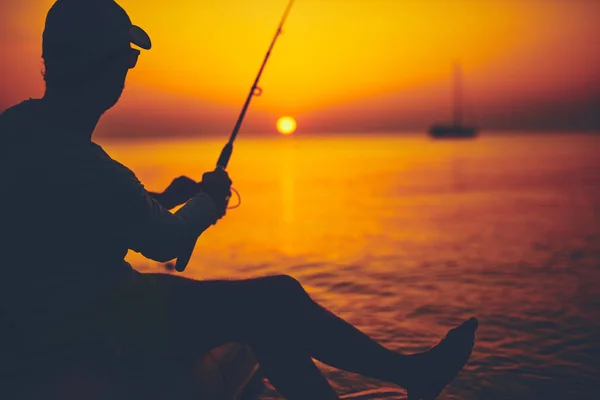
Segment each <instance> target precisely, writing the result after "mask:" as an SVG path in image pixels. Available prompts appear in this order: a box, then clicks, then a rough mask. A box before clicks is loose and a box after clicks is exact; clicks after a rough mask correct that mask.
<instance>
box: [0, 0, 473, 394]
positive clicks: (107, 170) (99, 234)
mask: <svg viewBox="0 0 600 400" xmlns="http://www.w3.org/2000/svg"><path fill="white" fill-rule="evenodd" d="M132 44H133V45H135V46H137V47H138V48H141V49H146V50H149V49H150V47H151V42H150V38H149V37H148V35H147V34H146V33H145V32H144V31H143V30H142V29H141V28H138V27H136V26H134V25H132V23H131V21H130V19H129V17H128V16H127V14H126V13H125V11H124V10H123V9H122V8H120V7H119V6H118V5H117V4H116V3H114V2H113V1H112V0H87V1H82V0H59V1H57V2H56V3H55V5H54V6H53V7H52V9H51V10H50V12H49V13H48V16H47V20H46V26H45V30H44V34H43V58H44V63H45V74H44V80H45V82H46V92H45V95H44V97H43V98H41V99H36V100H31V99H30V100H28V101H25V102H22V103H20V104H18V105H16V106H14V107H12V108H10V109H8V110H6V111H5V112H4V113H3V114H2V115H1V116H0V140H1V143H2V147H1V157H0V159H1V162H2V168H1V169H0V174H1V179H0V182H1V190H2V192H1V196H0V202H1V203H0V205H1V207H0V210H2V220H1V221H2V222H1V226H0V237H1V240H0V243H1V253H0V254H2V261H3V276H2V280H1V284H0V285H1V286H0V293H1V294H0V296H1V298H0V300H1V301H0V312H1V315H0V317H1V322H2V335H3V339H4V340H3V341H2V343H1V344H0V345H1V346H2V361H1V362H0V363H1V366H2V374H1V376H2V377H3V379H4V380H3V388H2V390H3V391H4V392H7V391H13V392H11V397H10V398H19V396H23V397H24V396H26V394H25V391H23V392H22V393H21V394H19V393H20V392H19V391H20V390H22V389H24V385H25V384H26V383H27V384H31V382H38V381H39V382H43V381H48V382H53V381H54V380H56V381H60V379H61V371H64V369H63V367H65V366H68V365H70V363H79V362H81V361H82V360H83V361H84V362H87V366H88V367H90V368H93V369H94V373H96V374H97V375H98V376H109V377H110V378H111V379H113V380H112V381H111V382H114V383H115V385H117V383H116V382H118V381H119V379H121V380H120V384H121V386H119V388H120V389H119V390H123V392H121V393H126V392H128V391H129V392H128V393H129V394H126V395H123V396H124V397H125V398H138V396H139V397H142V395H141V394H140V393H143V387H146V388H151V389H149V390H148V391H146V392H144V395H143V396H144V397H143V398H145V399H146V398H153V397H152V396H154V397H156V398H158V397H160V396H161V395H163V394H164V393H163V392H161V391H160V390H159V387H160V385H159V384H158V382H156V381H154V382H147V381H146V382H144V379H143V378H144V376H145V375H144V373H146V372H148V371H153V370H160V368H161V367H162V368H163V369H162V370H161V371H165V370H166V369H167V368H166V367H165V366H167V365H168V366H170V368H171V367H172V368H173V369H174V370H175V371H176V372H177V373H179V372H181V373H184V372H185V371H186V370H188V371H191V370H192V365H193V363H194V361H195V360H197V359H198V357H199V356H200V355H202V354H204V353H205V352H207V351H208V350H210V349H212V348H214V347H216V346H219V345H221V344H224V343H227V342H234V341H236V342H246V343H248V344H249V345H250V346H251V348H252V350H253V352H254V353H255V355H256V357H257V359H258V361H259V363H260V366H261V369H262V371H263V372H264V373H265V374H266V376H267V377H268V379H269V380H270V381H271V382H272V384H273V385H274V386H275V387H276V388H277V389H278V390H279V391H280V393H281V394H282V395H283V396H285V397H286V398H288V399H303V400H305V399H336V398H337V396H336V394H335V392H334V391H333V389H332V388H331V387H330V386H329V384H328V382H327V381H326V379H325V378H324V377H323V375H322V374H321V373H320V371H319V370H318V369H317V367H316V366H315V364H314V363H313V361H312V359H313V358H314V359H318V360H320V361H322V362H324V363H326V364H329V365H331V366H334V367H337V368H340V369H344V370H347V371H351V372H355V373H359V374H363V375H366V376H370V377H374V378H378V379H381V380H385V381H388V382H392V383H394V384H397V385H400V386H402V387H404V388H406V389H407V390H408V393H409V396H410V398H414V399H420V398H423V399H433V398H435V397H436V396H437V395H438V394H439V392H441V390H442V389H443V388H444V387H445V386H446V385H447V384H448V383H449V382H450V381H451V380H452V378H453V377H454V376H455V375H456V374H457V373H458V372H459V370H460V369H461V368H462V367H463V365H464V364H465V363H466V362H467V360H468V358H469V356H470V353H471V349H472V346H473V340H474V332H475V329H476V326H477V322H476V320H474V319H470V320H469V321H467V322H465V323H463V324H462V325H461V326H459V327H457V328H455V329H453V330H451V331H450V332H449V333H448V335H447V336H446V338H445V340H443V341H442V342H441V343H440V344H438V345H437V346H436V347H434V348H433V349H432V350H430V351H428V352H426V353H422V354H414V355H402V354H398V353H395V352H393V351H390V350H388V349H386V348H384V347H383V346H381V345H379V344H378V343H376V342H375V341H373V340H371V339H370V338H369V337H368V336H366V335H365V334H363V333H362V332H360V331H359V330H358V329H356V328H354V327H353V326H352V325H350V324H348V323H347V322H345V321H343V320H342V319H340V318H338V317H336V316H335V315H333V314H332V313H330V312H329V311H327V310H326V309H324V308H323V307H321V306H319V305H318V304H316V303H315V302H314V301H313V300H312V299H311V298H310V297H309V296H308V294H307V293H306V292H305V291H304V290H303V288H302V286H301V285H300V284H299V283H298V282H297V281H296V280H294V279H293V278H291V277H289V276H272V277H266V278H261V279H251V280H243V281H194V280H190V279H185V278H181V277H177V276H173V275H167V274H140V273H138V272H136V271H135V270H134V269H132V268H131V267H130V265H129V264H127V263H126V262H125V260H124V257H125V255H126V253H127V251H128V250H129V249H132V250H134V251H137V252H140V253H142V254H143V255H144V256H146V257H148V258H150V259H153V260H156V261H160V262H166V261H169V260H173V259H175V258H177V257H179V256H180V255H181V254H182V252H183V251H185V248H184V247H183V246H182V243H188V242H189V241H190V240H194V239H196V238H198V237H199V236H200V235H201V234H202V232H204V231H205V230H206V229H208V228H209V227H210V226H211V225H214V224H215V223H217V221H218V220H219V219H220V218H222V217H223V216H224V215H225V209H226V206H227V201H226V199H227V197H228V196H229V194H230V186H231V180H230V179H229V177H228V176H227V173H226V172H224V171H219V170H217V171H212V172H208V173H206V174H204V175H203V178H202V190H200V189H199V185H198V184H197V183H196V182H194V181H193V180H191V179H189V178H185V177H182V178H179V179H176V180H174V181H173V183H172V184H171V186H170V187H169V188H168V189H167V190H166V191H165V192H164V193H161V194H156V195H153V194H150V193H148V192H147V191H146V190H145V189H144V187H143V185H142V184H141V183H140V182H139V181H138V179H137V178H136V176H135V174H134V173H133V172H131V171H130V170H129V169H128V168H127V167H125V166H123V165H122V164H119V163H118V162H117V161H115V160H113V159H112V158H111V157H110V156H109V155H108V154H107V153H106V152H104V150H103V149H102V148H101V147H100V146H99V145H97V144H95V143H94V142H93V141H92V140H91V139H92V133H93V131H94V128H95V126H96V124H97V123H98V120H99V119H100V117H101V116H102V114H103V113H104V112H105V111H106V110H108V109H110V108H111V107H112V106H113V105H115V103H116V102H117V101H118V99H119V97H120V96H121V93H122V91H123V88H124V85H125V79H126V77H127V73H128V71H129V70H130V69H131V68H134V67H135V65H136V62H137V59H138V56H139V55H140V50H138V49H135V48H132ZM183 203H185V205H183V207H182V208H181V209H179V210H178V211H177V212H176V213H171V212H170V211H168V209H170V208H173V207H175V206H177V205H181V204H183ZM123 366H125V367H123ZM59 367H61V368H59ZM140 371H144V372H143V373H142V372H140ZM138 372H139V375H140V376H136V373H138ZM165 372H168V371H165ZM173 375H176V374H173ZM136 382H137V383H138V384H139V383H140V382H142V383H143V385H142V386H139V385H138V386H136V385H134V383H136ZM88 389H89V390H88V393H87V394H84V395H82V397H81V398H84V397H85V398H92V397H91V396H92V394H93V393H95V394H97V393H104V392H102V391H101V390H100V389H98V388H88ZM132 393H134V394H132ZM29 395H30V396H33V398H36V397H35V395H32V394H31V393H30V394H29ZM0 396H2V397H3V398H9V397H6V396H3V395H2V394H0ZM115 396H116V395H115V394H114V393H113V394H111V395H106V397H111V398H115ZM42 397H43V398H47V395H46V394H45V395H44V396H42ZM165 398H169V396H168V395H165Z"/></svg>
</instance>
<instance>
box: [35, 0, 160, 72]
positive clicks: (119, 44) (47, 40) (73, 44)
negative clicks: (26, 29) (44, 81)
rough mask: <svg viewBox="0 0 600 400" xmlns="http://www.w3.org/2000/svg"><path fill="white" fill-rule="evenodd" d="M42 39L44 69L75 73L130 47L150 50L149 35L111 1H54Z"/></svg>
mask: <svg viewBox="0 0 600 400" xmlns="http://www.w3.org/2000/svg"><path fill="white" fill-rule="evenodd" d="M42 38H43V43H42V57H43V58H44V62H45V64H46V69H49V68H60V69H68V70H71V69H76V68H79V67H82V66H85V65H88V64H90V63H93V62H94V61H97V60H99V59H102V58H104V57H107V56H109V55H111V54H114V53H116V52H119V51H125V50H127V49H130V48H131V44H134V45H136V46H138V47H140V48H141V49H144V50H150V48H151V47H152V42H151V41H150V37H149V36H148V34H147V33H146V32H145V31H144V30H143V29H142V28H140V27H139V26H136V25H133V23H132V22H131V20H130V19H129V16H128V15H127V13H126V12H125V10H124V9H123V8H122V7H121V6H119V5H118V4H117V3H116V2H115V1H114V0H57V1H56V2H55V3H54V5H53V6H52V8H51V9H50V11H49V12H48V15H47V16H46V24H45V28H44V33H43V35H42ZM138 54H139V53H138Z"/></svg>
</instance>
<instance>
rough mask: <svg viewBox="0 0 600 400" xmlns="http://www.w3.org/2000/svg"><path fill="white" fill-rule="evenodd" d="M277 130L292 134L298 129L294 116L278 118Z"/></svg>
mask: <svg viewBox="0 0 600 400" xmlns="http://www.w3.org/2000/svg"><path fill="white" fill-rule="evenodd" d="M277 131H278V132H279V133H281V134H282V135H291V134H292V133H294V132H295V131H296V120H295V119H294V118H292V117H281V118H279V119H278V120H277Z"/></svg>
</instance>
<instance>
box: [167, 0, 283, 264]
mask: <svg viewBox="0 0 600 400" xmlns="http://www.w3.org/2000/svg"><path fill="white" fill-rule="evenodd" d="M294 1H295V0H290V2H289V3H288V5H287V7H286V9H285V12H284V13H283V17H282V18H281V22H280V23H279V26H278V27H277V31H276V32H275V36H274V37H273V40H272V41H271V45H270V46H269V50H267V54H266V56H265V59H264V60H263V62H262V65H261V66H260V69H259V70H258V75H256V79H255V80H254V84H252V88H250V93H248V97H246V101H245V102H244V107H242V111H241V113H240V115H239V117H238V119H237V122H236V123H235V126H234V128H233V132H231V136H230V137H229V141H228V142H227V144H225V146H224V147H223V150H221V154H220V155H219V159H218V160H217V169H222V170H225V169H226V168H227V164H229V159H230V158H231V154H232V153H233V142H234V141H235V139H236V137H237V134H238V132H239V130H240V128H241V127H242V122H243V121H244V117H245V116H246V111H248V107H249V106H250V102H251V101H252V98H253V97H259V96H260V95H261V94H262V89H261V88H260V87H259V86H258V82H259V81H260V77H261V76H262V73H263V71H264V69H265V66H266V65H267V61H269V57H271V51H273V47H275V42H277V38H278V37H279V36H280V35H281V34H282V33H283V25H284V24H285V21H286V19H287V17H288V14H289V13H290V10H291V9H292V6H293V5H294ZM238 196H239V195H238ZM227 203H229V198H227ZM238 205H239V204H238ZM234 208H235V207H234ZM196 241H197V239H194V240H193V242H192V243H191V246H190V247H189V249H186V251H185V252H184V253H183V254H182V255H181V256H180V257H178V258H177V262H176V263H175V269H176V270H177V271H179V272H183V271H184V270H185V268H186V267H187V264H188V262H189V261H190V257H191V256H192V252H193V251H194V247H195V246H196Z"/></svg>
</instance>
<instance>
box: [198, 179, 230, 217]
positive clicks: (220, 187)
mask: <svg viewBox="0 0 600 400" xmlns="http://www.w3.org/2000/svg"><path fill="white" fill-rule="evenodd" d="M231 183H232V182H231V179H229V175H228V174H227V171H225V170H223V169H220V168H217V169H216V170H214V171H211V172H206V173H204V175H202V182H200V187H201V190H202V191H203V192H204V193H206V194H207V195H208V196H210V198H211V199H212V200H213V201H214V202H215V205H216V206H217V215H218V218H222V217H223V216H224V215H225V212H226V211H227V204H228V203H229V198H230V197H231Z"/></svg>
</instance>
